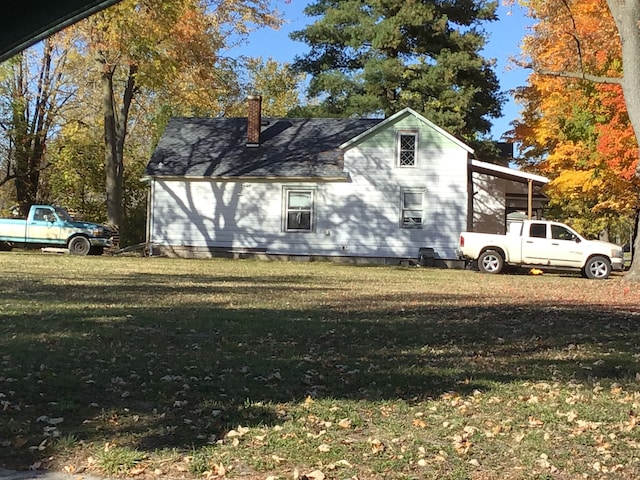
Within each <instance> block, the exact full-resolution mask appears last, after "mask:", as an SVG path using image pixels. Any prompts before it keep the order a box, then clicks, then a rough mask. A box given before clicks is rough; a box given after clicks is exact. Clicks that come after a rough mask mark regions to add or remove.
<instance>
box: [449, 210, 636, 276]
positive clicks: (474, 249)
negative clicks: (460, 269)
mask: <svg viewBox="0 0 640 480" xmlns="http://www.w3.org/2000/svg"><path fill="white" fill-rule="evenodd" d="M457 253H458V257H459V258H461V259H465V260H471V261H477V263H478V269H479V270H480V271H481V272H483V273H500V272H501V271H502V270H503V269H504V266H505V265H517V266H526V267H539V268H545V267H551V268H554V269H564V270H579V271H580V272H581V273H582V275H583V276H584V277H587V278H592V279H605V278H608V277H609V275H610V274H611V271H612V270H620V271H621V270H623V269H624V258H623V253H622V247H620V246H618V245H615V244H613V243H608V242H602V241H599V240H587V239H586V238H584V237H582V236H581V235H580V234H579V233H577V232H576V231H575V230H573V229H572V228H571V227H569V226H567V225H564V224H562V223H558V222H551V221H543V220H528V221H524V222H522V223H520V222H517V223H512V224H511V225H510V228H509V232H508V233H507V234H506V235H499V234H495V235H494V234H488V233H474V232H462V233H461V234H460V241H459V244H458V250H457Z"/></svg>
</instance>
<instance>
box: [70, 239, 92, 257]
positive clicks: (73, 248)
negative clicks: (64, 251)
mask: <svg viewBox="0 0 640 480" xmlns="http://www.w3.org/2000/svg"><path fill="white" fill-rule="evenodd" d="M90 251H91V243H89V239H87V238H86V237H73V238H72V239H71V240H69V253H70V254H71V255H89V252H90Z"/></svg>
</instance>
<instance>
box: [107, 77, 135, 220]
mask: <svg viewBox="0 0 640 480" xmlns="http://www.w3.org/2000/svg"><path fill="white" fill-rule="evenodd" d="M136 73H137V68H136V66H135V65H132V66H130V67H129V75H128V78H127V82H126V84H125V89H124V92H123V94H122V107H121V109H120V112H119V114H118V110H117V107H116V102H115V92H114V87H113V76H114V71H113V70H111V69H108V68H107V67H106V65H105V68H104V71H103V74H102V108H103V114H104V144H105V193H106V205H107V221H108V223H109V225H113V226H115V227H116V228H117V229H120V228H121V227H122V222H123V220H124V205H123V198H124V196H123V190H124V142H125V139H126V136H127V122H128V120H129V109H130V107H131V102H132V101H133V97H134V94H135V90H136V87H135V79H136Z"/></svg>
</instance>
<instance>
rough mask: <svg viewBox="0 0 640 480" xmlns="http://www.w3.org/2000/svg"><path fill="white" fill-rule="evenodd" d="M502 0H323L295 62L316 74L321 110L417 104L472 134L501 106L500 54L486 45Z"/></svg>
mask: <svg viewBox="0 0 640 480" xmlns="http://www.w3.org/2000/svg"><path fill="white" fill-rule="evenodd" d="M496 5H497V4H496V2H486V1H482V0H480V1H475V0H443V1H438V2H434V1H431V0H407V1H403V2H394V1H388V0H369V1H363V0H316V1H315V2H314V3H312V4H311V5H309V6H308V7H307V8H306V10H305V13H306V14H307V15H309V16H311V17H317V18H318V19H317V20H316V21H315V22H314V23H313V24H311V25H309V26H307V27H306V28H305V29H304V30H301V31H298V32H294V33H293V34H292V35H291V36H292V38H293V39H294V40H300V41H304V42H306V43H307V44H308V45H309V46H310V47H311V50H310V52H309V53H308V54H307V55H304V56H301V57H297V58H296V60H295V62H294V68H296V69H297V70H298V71H301V72H305V73H308V74H310V75H311V76H312V78H311V81H310V85H309V94H310V95H311V96H312V97H318V98H319V99H320V103H319V105H318V107H317V109H316V110H318V111H319V114H321V115H330V116H350V115H370V114H383V115H385V116H386V115H390V114H393V113H395V112H396V111H398V110H400V109H402V108H404V107H411V108H413V109H414V110H416V111H418V112H421V113H423V114H425V115H426V116H427V117H428V118H429V119H431V120H433V121H434V122H435V123H437V124H439V125H441V126H442V127H444V128H446V129H448V130H449V131H451V132H452V133H455V134H459V135H461V136H463V137H464V138H465V139H467V140H473V139H476V138H477V137H478V135H479V134H485V133H487V132H488V131H489V129H490V126H491V123H490V118H495V117H498V116H499V115H500V113H501V105H502V101H503V97H502V95H501V94H500V92H499V83H498V80H497V78H496V75H495V72H494V70H493V68H494V62H493V61H492V60H488V59H485V58H484V57H483V56H482V55H481V50H482V48H483V47H484V46H485V42H486V34H485V32H484V31H483V29H482V26H483V24H484V23H486V22H490V21H494V20H496V19H497V17H496Z"/></svg>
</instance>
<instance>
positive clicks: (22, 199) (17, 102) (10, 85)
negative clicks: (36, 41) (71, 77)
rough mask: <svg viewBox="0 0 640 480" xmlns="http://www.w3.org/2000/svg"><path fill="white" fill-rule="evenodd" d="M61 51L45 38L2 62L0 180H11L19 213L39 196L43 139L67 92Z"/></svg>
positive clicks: (44, 149) (64, 100)
mask: <svg viewBox="0 0 640 480" xmlns="http://www.w3.org/2000/svg"><path fill="white" fill-rule="evenodd" d="M58 47H59V48H58ZM66 53H67V51H66V50H65V48H64V47H63V46H62V44H61V43H58V44H57V43H56V42H54V41H53V40H52V39H51V38H49V39H47V40H45V41H44V42H43V43H42V44H41V46H40V48H38V49H32V50H29V51H26V52H22V53H20V54H19V55H17V56H16V57H14V58H13V59H11V60H10V61H9V62H7V63H6V65H3V68H4V69H5V73H6V75H5V76H4V81H3V82H2V85H1V86H0V90H1V91H2V98H3V103H2V109H1V110H2V113H1V114H0V115H1V117H2V119H1V120H0V122H1V125H2V128H3V129H4V131H5V134H6V135H5V145H4V147H5V148H4V162H3V174H2V177H1V178H0V185H2V184H5V183H7V182H10V181H12V182H13V185H14V186H15V199H16V201H17V202H18V205H19V208H20V210H21V212H22V213H23V214H24V215H26V212H27V211H28V210H29V207H30V206H31V205H32V204H33V203H35V202H36V201H37V200H38V198H39V195H38V189H39V185H40V175H41V172H42V170H43V169H44V168H45V167H46V166H47V162H46V159H45V151H46V145H47V142H48V140H49V138H50V135H51V131H52V129H53V127H54V125H55V123H54V122H55V119H56V118H58V117H59V116H60V114H61V111H62V109H64V108H65V104H66V101H67V100H68V98H69V95H71V93H70V92H69V91H68V90H67V89H65V88H64V79H63V75H62V74H61V72H62V71H63V67H64V63H65V59H66Z"/></svg>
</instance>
